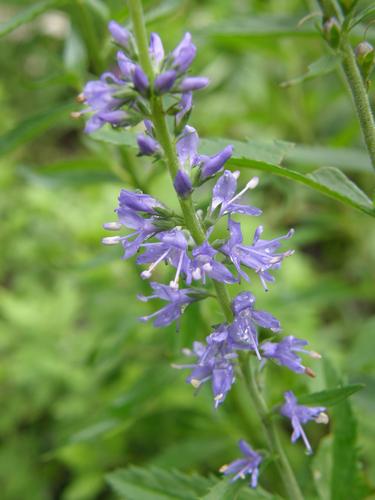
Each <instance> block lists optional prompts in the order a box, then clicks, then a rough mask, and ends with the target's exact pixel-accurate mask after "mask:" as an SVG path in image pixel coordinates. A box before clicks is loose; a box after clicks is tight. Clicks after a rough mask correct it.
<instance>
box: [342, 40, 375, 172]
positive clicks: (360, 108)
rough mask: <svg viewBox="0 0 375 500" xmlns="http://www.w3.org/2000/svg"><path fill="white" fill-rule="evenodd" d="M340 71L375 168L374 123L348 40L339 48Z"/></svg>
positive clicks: (364, 86) (365, 90)
mask: <svg viewBox="0 0 375 500" xmlns="http://www.w3.org/2000/svg"><path fill="white" fill-rule="evenodd" d="M341 49H342V53H343V58H342V63H341V64H342V69H343V71H344V74H345V78H346V81H347V83H348V86H349V89H350V92H351V95H352V99H353V102H354V106H355V110H356V112H357V116H358V120H359V123H360V126H361V129H362V134H363V138H364V140H365V143H366V146H367V150H368V154H369V156H370V160H371V163H372V166H373V167H374V168H375V121H374V115H373V113H372V110H371V104H370V99H369V97H368V93H367V89H366V85H365V82H364V81H363V78H362V75H361V71H360V69H359V67H358V64H357V61H356V59H355V55H354V52H353V49H352V47H351V45H350V43H349V41H348V40H344V41H343V43H342V46H341Z"/></svg>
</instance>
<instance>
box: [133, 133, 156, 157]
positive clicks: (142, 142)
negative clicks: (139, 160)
mask: <svg viewBox="0 0 375 500" xmlns="http://www.w3.org/2000/svg"><path fill="white" fill-rule="evenodd" d="M137 143H138V147H139V154H140V155H141V156H152V155H153V154H155V153H156V152H157V151H158V150H159V143H158V142H157V141H155V139H153V138H152V137H150V136H148V135H144V134H139V135H138V136H137Z"/></svg>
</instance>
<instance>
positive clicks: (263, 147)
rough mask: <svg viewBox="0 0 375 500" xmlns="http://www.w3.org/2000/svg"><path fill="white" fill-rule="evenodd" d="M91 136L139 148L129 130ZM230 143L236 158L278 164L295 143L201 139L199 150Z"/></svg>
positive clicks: (209, 151)
mask: <svg viewBox="0 0 375 500" xmlns="http://www.w3.org/2000/svg"><path fill="white" fill-rule="evenodd" d="M90 137H91V138H92V139H94V140H96V141H102V142H107V143H109V144H114V145H116V146H128V147H131V148H134V149H137V140H136V135H135V134H134V133H133V132H130V131H128V130H114V129H112V128H110V127H102V128H101V129H100V130H97V131H96V132H94V133H92V134H91V135H90ZM228 144H232V145H233V147H234V154H233V158H234V159H235V158H242V157H244V156H246V157H250V158H252V159H254V160H257V161H265V162H269V163H276V164H279V163H281V161H282V160H283V158H284V156H285V155H286V153H288V152H289V151H290V150H291V149H292V148H293V143H291V142H286V141H278V140H275V141H272V140H271V141H265V140H263V141H262V140H248V141H234V140H231V139H201V140H200V143H199V151H200V152H201V153H203V154H207V155H213V154H215V153H217V152H218V151H219V150H220V149H223V148H224V147H225V146H227V145H228Z"/></svg>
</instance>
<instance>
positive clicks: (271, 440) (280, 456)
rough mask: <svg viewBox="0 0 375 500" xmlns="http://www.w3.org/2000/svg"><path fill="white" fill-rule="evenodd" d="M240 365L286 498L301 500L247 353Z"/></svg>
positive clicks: (241, 359)
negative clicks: (286, 495)
mask: <svg viewBox="0 0 375 500" xmlns="http://www.w3.org/2000/svg"><path fill="white" fill-rule="evenodd" d="M240 364H241V368H242V373H243V375H244V379H245V383H246V386H247V389H248V391H249V394H250V395H251V398H252V400H253V402H254V405H255V407H256V408H257V411H258V415H259V418H260V421H261V423H262V427H263V430H264V433H265V435H266V436H267V441H268V445H269V448H270V450H271V451H272V453H273V454H274V455H275V456H276V457H277V460H276V465H277V468H278V470H279V473H280V476H281V478H282V480H283V483H284V487H285V489H286V491H287V492H288V498H290V499H293V500H303V495H302V493H301V490H300V488H299V486H298V483H297V481H296V478H295V475H294V472H293V469H292V467H291V466H290V463H289V460H288V457H287V456H286V454H285V451H284V449H283V446H282V444H281V441H280V438H279V433H278V431H277V427H276V424H275V422H274V421H273V420H272V417H271V415H270V412H269V409H268V407H267V404H266V402H265V400H264V398H263V396H262V393H261V392H260V390H259V388H258V385H257V382H256V380H255V375H254V373H253V371H252V370H251V366H250V359H249V355H248V353H241V355H240Z"/></svg>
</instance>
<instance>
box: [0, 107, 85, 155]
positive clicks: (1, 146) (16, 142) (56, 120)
mask: <svg viewBox="0 0 375 500" xmlns="http://www.w3.org/2000/svg"><path fill="white" fill-rule="evenodd" d="M76 106H77V105H76V104H75V103H72V102H70V103H68V104H64V105H62V106H58V107H57V108H52V109H48V110H47V111H43V112H41V113H38V114H36V115H34V116H31V117H29V118H26V120H24V121H23V122H21V123H19V124H18V125H16V126H15V128H14V129H12V130H10V131H9V132H6V133H5V134H3V135H2V136H0V155H4V154H6V153H10V152H11V151H13V150H14V149H16V148H18V147H19V146H21V145H22V144H25V143H26V142H28V141H30V140H32V139H35V138H36V137H38V136H40V135H42V134H43V133H44V132H45V131H46V130H48V129H50V128H51V127H52V126H54V125H55V124H59V125H61V122H63V121H68V120H69V119H70V118H69V113H70V112H71V111H73V109H75V108H76Z"/></svg>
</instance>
